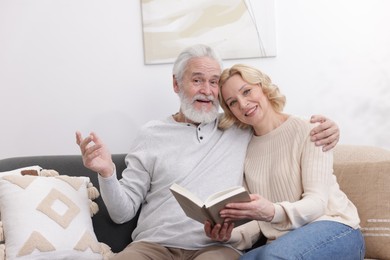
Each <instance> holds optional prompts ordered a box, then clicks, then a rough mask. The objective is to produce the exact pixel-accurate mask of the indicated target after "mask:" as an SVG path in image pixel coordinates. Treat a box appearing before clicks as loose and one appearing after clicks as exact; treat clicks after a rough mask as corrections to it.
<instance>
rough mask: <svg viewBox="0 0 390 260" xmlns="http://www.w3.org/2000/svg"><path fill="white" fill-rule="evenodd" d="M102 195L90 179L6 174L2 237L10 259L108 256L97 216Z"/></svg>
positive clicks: (1, 185)
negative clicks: (96, 226) (97, 230)
mask: <svg viewBox="0 0 390 260" xmlns="http://www.w3.org/2000/svg"><path fill="white" fill-rule="evenodd" d="M44 171H45V170H43V171H42V172H44ZM46 172H48V171H46ZM51 172H52V171H51ZM4 175H5V174H4ZM97 196H98V192H97V190H96V188H94V187H93V186H92V185H91V183H90V180H89V178H88V177H70V176H66V175H59V176H58V173H57V174H54V176H50V177H46V176H31V175H25V176H21V175H19V174H12V175H6V176H2V177H1V178H0V211H1V217H2V219H1V222H2V229H3V235H4V236H3V237H0V238H4V239H5V254H6V256H7V259H8V258H9V259H14V258H15V257H17V256H18V257H21V258H20V259H103V256H104V255H107V254H110V250H109V248H108V247H107V246H106V245H104V244H102V243H99V242H98V240H97V238H96V236H95V234H94V230H93V226H92V220H91V216H92V215H93V214H94V213H96V212H97V208H96V204H95V203H93V202H92V200H91V199H94V198H96V197H97ZM0 258H1V257H0Z"/></svg>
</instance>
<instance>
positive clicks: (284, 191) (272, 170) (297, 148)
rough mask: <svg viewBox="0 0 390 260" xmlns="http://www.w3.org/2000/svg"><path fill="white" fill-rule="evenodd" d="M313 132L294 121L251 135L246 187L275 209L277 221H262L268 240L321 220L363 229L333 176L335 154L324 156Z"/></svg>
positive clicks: (247, 157) (306, 124) (325, 154)
mask: <svg viewBox="0 0 390 260" xmlns="http://www.w3.org/2000/svg"><path fill="white" fill-rule="evenodd" d="M313 127H314V125H313V124H310V123H309V122H307V121H305V120H302V119H300V118H297V117H295V116H290V117H289V118H288V119H287V120H286V121H285V122H284V123H283V124H282V125H281V126H280V127H278V128H276V129H275V130H273V131H272V132H270V133H268V134H266V135H263V136H253V137H252V140H251V142H250V144H249V146H248V150H247V155H246V161H245V179H246V183H247V185H248V188H249V190H250V192H251V193H257V194H259V195H261V196H263V197H265V198H266V199H268V200H270V201H271V202H273V203H274V205H275V216H274V218H273V220H272V221H271V222H262V221H259V225H260V228H261V231H262V233H263V234H264V235H265V236H266V237H267V238H268V239H269V240H273V239H276V238H278V237H280V236H281V235H283V234H285V233H286V232H288V231H290V230H293V229H296V228H299V227H301V226H303V225H305V224H308V223H311V222H313V221H318V220H332V221H337V222H340V223H344V224H346V225H348V226H351V227H353V228H358V227H359V223H360V219H359V216H358V213H357V209H356V207H355V206H354V205H353V204H352V202H351V201H350V200H349V199H348V198H347V196H346V195H345V194H344V193H343V192H342V191H341V190H340V188H339V185H338V183H337V180H336V177H335V175H334V174H333V153H332V151H328V152H322V150H321V149H322V148H321V147H316V146H315V145H314V143H313V142H312V141H310V130H311V129H312V128H313Z"/></svg>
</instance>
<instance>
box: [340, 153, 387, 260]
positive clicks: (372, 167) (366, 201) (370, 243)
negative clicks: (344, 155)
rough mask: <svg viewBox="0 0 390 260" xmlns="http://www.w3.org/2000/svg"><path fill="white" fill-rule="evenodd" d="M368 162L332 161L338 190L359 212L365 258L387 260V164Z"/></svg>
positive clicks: (384, 162)
mask: <svg viewBox="0 0 390 260" xmlns="http://www.w3.org/2000/svg"><path fill="white" fill-rule="evenodd" d="M368 159H369V161H368V162H367V161H364V160H363V159H362V160H360V161H359V160H349V162H348V160H338V161H335V165H334V171H335V175H336V176H337V179H338V182H339V184H340V188H341V189H342V190H343V191H344V192H345V193H346V194H347V196H348V198H349V199H350V200H351V201H352V202H353V203H354V204H355V206H356V207H357V209H358V212H359V216H360V220H361V222H360V226H361V230H362V232H363V235H364V239H365V242H366V255H365V257H366V258H374V259H390V251H389V249H388V245H390V189H389V184H390V160H386V161H379V162H373V161H375V160H373V159H372V158H368ZM351 161H352V162H351Z"/></svg>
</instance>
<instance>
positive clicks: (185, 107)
mask: <svg viewBox="0 0 390 260" xmlns="http://www.w3.org/2000/svg"><path fill="white" fill-rule="evenodd" d="M179 97H180V102H181V106H180V109H181V112H182V113H183V114H184V116H185V117H186V118H188V119H189V120H191V121H193V122H195V123H205V124H207V123H210V122H212V121H214V120H215V119H216V118H217V116H218V108H219V102H218V99H215V98H214V97H213V96H212V95H209V96H205V95H201V94H199V95H195V96H194V97H193V98H192V100H189V99H188V98H187V97H186V96H185V94H184V93H183V91H181V90H180V91H179ZM197 99H203V100H204V99H207V100H210V101H212V102H213V107H212V108H211V110H210V111H204V109H201V110H200V111H199V110H197V109H195V108H194V105H193V103H194V102H196V101H195V100H197Z"/></svg>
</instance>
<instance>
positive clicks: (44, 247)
mask: <svg viewBox="0 0 390 260" xmlns="http://www.w3.org/2000/svg"><path fill="white" fill-rule="evenodd" d="M35 249H38V250H39V251H40V252H49V251H54V250H55V248H54V246H53V245H52V244H51V243H50V242H49V241H48V240H47V239H46V238H45V237H44V236H42V235H41V234H40V233H38V232H37V231H33V232H32V233H31V235H30V237H29V238H28V239H27V241H26V243H24V245H23V246H22V248H21V249H20V250H19V252H18V254H17V256H18V257H19V256H25V255H30V254H31V253H32V252H34V250H35Z"/></svg>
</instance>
